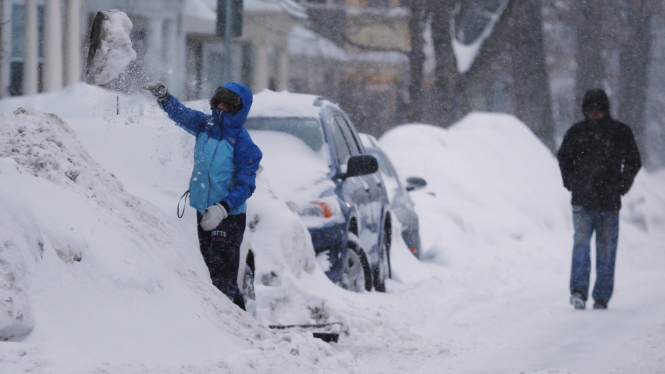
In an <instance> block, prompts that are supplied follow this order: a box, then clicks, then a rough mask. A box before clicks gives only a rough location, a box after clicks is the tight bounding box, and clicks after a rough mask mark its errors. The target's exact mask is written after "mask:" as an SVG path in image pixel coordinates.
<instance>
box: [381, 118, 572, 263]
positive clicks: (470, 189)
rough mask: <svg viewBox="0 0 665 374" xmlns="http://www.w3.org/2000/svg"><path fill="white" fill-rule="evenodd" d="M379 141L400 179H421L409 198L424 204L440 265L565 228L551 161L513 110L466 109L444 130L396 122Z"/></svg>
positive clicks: (427, 242)
mask: <svg viewBox="0 0 665 374" xmlns="http://www.w3.org/2000/svg"><path fill="white" fill-rule="evenodd" d="M380 144H381V146H382V148H383V149H384V150H385V151H386V153H387V154H388V155H389V157H390V158H391V160H392V161H393V163H394V164H395V167H396V168H397V170H398V172H399V173H400V176H401V177H403V178H406V177H408V176H411V175H415V176H421V177H424V178H425V179H426V180H427V183H428V187H427V190H426V191H418V192H416V193H413V194H412V195H411V196H412V198H413V199H414V200H415V203H416V205H417V207H422V208H418V213H419V214H420V222H421V227H423V229H422V237H423V238H422V239H423V247H424V248H425V250H426V251H427V249H428V248H429V249H430V250H431V251H432V252H431V253H430V255H431V256H435V257H438V258H439V260H440V261H441V262H442V263H448V262H450V261H462V262H466V261H467V260H468V259H467V258H464V257H460V256H463V255H462V254H463V253H464V252H470V251H471V252H473V251H474V248H478V247H479V246H484V245H487V244H491V245H497V244H501V243H506V242H511V241H513V240H528V239H530V238H536V237H539V236H540V235H541V234H542V233H543V232H560V231H562V230H565V229H566V228H567V227H570V213H569V209H568V200H569V195H568V193H567V191H566V190H565V189H564V188H563V186H562V183H561V178H560V176H559V172H558V166H557V163H556V159H555V158H554V156H553V155H552V153H551V152H550V151H549V150H547V148H546V147H545V146H544V145H542V143H540V142H539V141H538V139H537V138H536V137H535V136H534V135H533V133H532V132H531V131H530V130H529V129H528V128H527V127H526V126H525V125H524V124H523V123H521V122H519V121H518V120H517V119H515V118H514V117H512V116H508V115H496V114H480V113H476V114H471V115H469V116H467V117H465V118H464V119H462V120H461V121H460V122H459V123H457V124H456V125H454V126H453V127H452V128H451V129H450V130H445V129H442V128H438V127H433V126H428V125H406V126H400V127H398V128H396V129H394V130H392V131H390V132H388V133H387V134H385V135H384V136H383V137H382V138H381V140H380ZM425 207H427V208H425ZM426 256H427V255H426ZM479 260H482V259H479Z"/></svg>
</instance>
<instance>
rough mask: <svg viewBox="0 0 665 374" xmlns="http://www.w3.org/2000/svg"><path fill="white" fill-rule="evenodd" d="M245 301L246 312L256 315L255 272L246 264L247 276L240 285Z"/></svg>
mask: <svg viewBox="0 0 665 374" xmlns="http://www.w3.org/2000/svg"><path fill="white" fill-rule="evenodd" d="M240 288H241V289H240V291H241V292H242V297H243V300H244V301H245V311H246V312H248V313H251V314H252V315H255V314H256V293H255V292H254V270H253V269H252V268H251V267H250V266H249V264H247V263H245V276H244V277H243V279H242V284H241V285H240Z"/></svg>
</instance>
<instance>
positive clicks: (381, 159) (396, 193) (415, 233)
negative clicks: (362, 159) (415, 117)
mask: <svg viewBox="0 0 665 374" xmlns="http://www.w3.org/2000/svg"><path fill="white" fill-rule="evenodd" d="M360 139H361V140H362V142H363V145H364V146H365V150H367V152H368V153H369V154H371V155H374V157H376V160H377V161H378V163H379V173H380V174H381V177H382V178H383V182H384V187H385V189H386V193H387V195H388V200H389V201H390V209H391V210H392V212H393V214H394V215H395V218H397V220H398V221H399V223H400V224H401V225H402V238H403V239H404V242H405V243H406V245H407V247H408V248H409V250H410V251H411V253H413V254H414V255H415V256H416V257H417V258H420V252H421V248H420V233H419V225H418V214H417V213H416V211H415V209H414V207H413V202H412V201H411V198H410V197H409V192H410V191H414V190H417V189H421V188H424V187H425V186H426V185H427V182H425V180H424V179H422V178H419V177H408V178H406V186H404V185H403V184H402V182H401V181H400V178H399V175H397V172H396V171H395V168H394V167H393V164H392V163H391V162H390V159H389V158H388V156H386V154H385V153H384V152H383V151H382V150H381V147H380V146H379V142H378V141H377V140H376V138H375V137H373V136H372V135H369V134H364V133H361V134H360Z"/></svg>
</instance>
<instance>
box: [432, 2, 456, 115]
mask: <svg viewBox="0 0 665 374" xmlns="http://www.w3.org/2000/svg"><path fill="white" fill-rule="evenodd" d="M456 3H457V2H456V1H436V0H432V1H431V8H430V11H431V16H432V21H431V22H432V43H433V45H434V59H435V64H436V65H435V68H434V95H433V96H434V97H433V98H432V100H433V102H434V105H433V106H432V107H433V109H434V110H433V111H434V112H435V115H434V116H435V117H436V118H434V119H433V121H432V122H433V123H436V124H438V125H440V126H448V125H450V124H452V123H453V122H454V121H455V120H457V119H459V117H460V116H461V115H460V114H459V112H460V111H459V110H458V107H459V104H460V103H461V102H462V101H463V100H462V98H461V97H460V96H461V95H462V93H463V89H462V87H461V86H460V80H461V79H462V76H461V74H460V73H459V72H458V70H457V63H456V61H455V54H454V52H453V45H452V35H451V30H450V28H451V20H452V17H453V14H454V10H455V6H456Z"/></svg>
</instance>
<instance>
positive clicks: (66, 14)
mask: <svg viewBox="0 0 665 374" xmlns="http://www.w3.org/2000/svg"><path fill="white" fill-rule="evenodd" d="M0 9H1V11H2V12H1V16H2V18H1V21H0V24H1V26H0V27H1V28H2V35H1V39H0V42H1V46H2V51H3V53H2V56H0V57H2V58H1V59H0V97H3V96H6V95H22V94H27V95H32V94H36V93H37V92H41V91H46V92H50V91H57V90H59V89H61V88H62V87H63V86H65V85H70V84H73V83H76V82H78V81H79V80H80V77H81V57H80V56H81V40H82V34H81V25H82V12H83V5H82V0H64V1H61V0H1V2H0Z"/></svg>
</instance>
